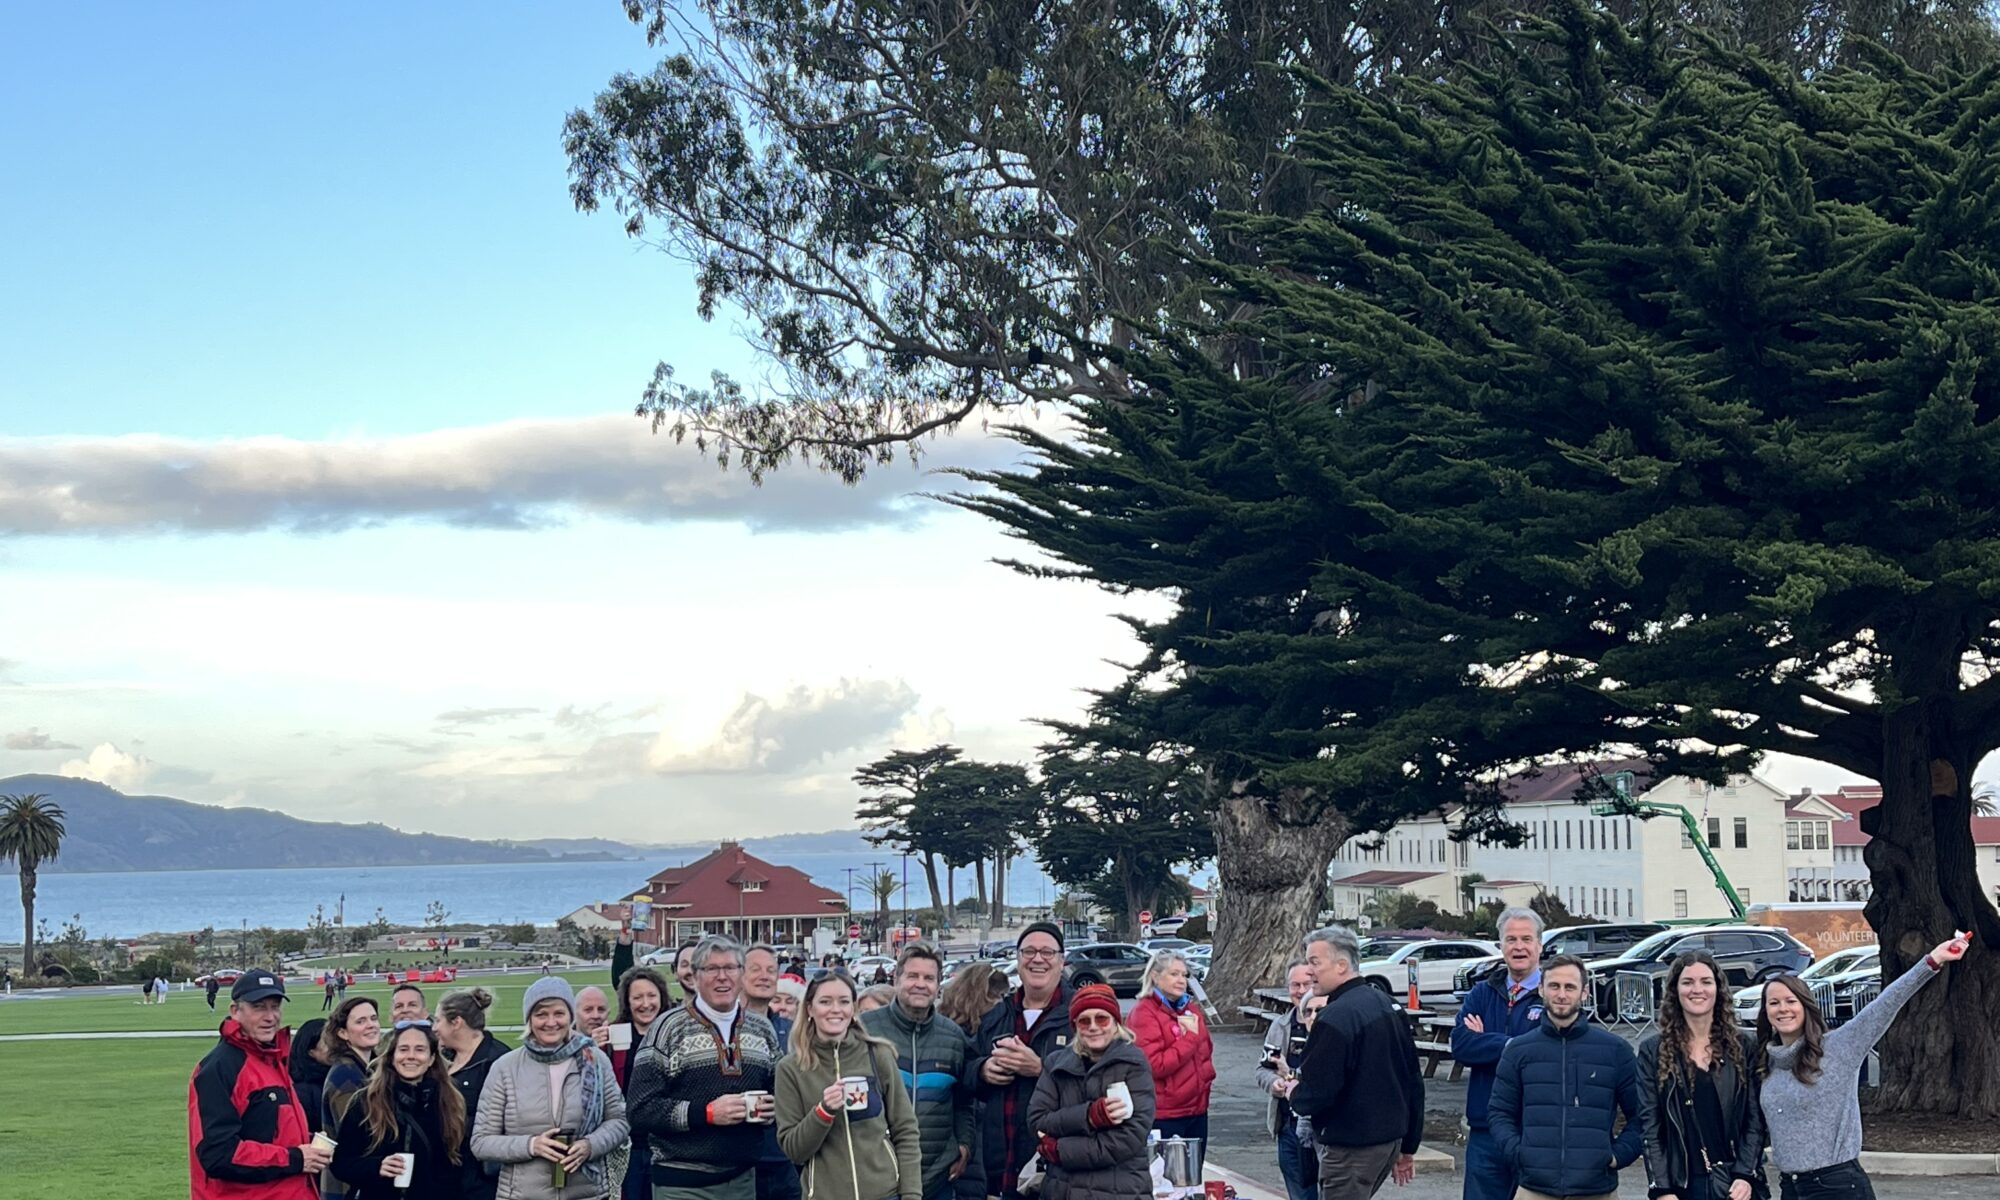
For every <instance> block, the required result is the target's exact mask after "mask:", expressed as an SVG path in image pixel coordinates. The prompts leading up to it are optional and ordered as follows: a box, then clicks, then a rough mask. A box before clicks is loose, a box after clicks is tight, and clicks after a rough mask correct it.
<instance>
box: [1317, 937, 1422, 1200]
mask: <svg viewBox="0 0 2000 1200" xmlns="http://www.w3.org/2000/svg"><path fill="white" fill-rule="evenodd" d="M1306 964H1307V965H1308V966H1310V967H1311V968H1312V972H1313V989H1314V990H1315V991H1317V992H1318V993H1319V994H1321V995H1323V996H1325V997H1326V1007H1325V1008H1324V1009H1322V1010H1321V1011H1320V1013H1319V1015H1318V1017H1316V1018H1315V1019H1314V1020H1313V1028H1312V1033H1311V1034H1310V1035H1309V1036H1308V1037H1307V1038H1306V1049H1305V1055H1304V1057H1303V1058H1302V1059H1301V1060H1300V1062H1299V1077H1298V1082H1297V1083H1296V1084H1295V1085H1294V1086H1293V1088H1292V1094H1291V1102H1292V1107H1293V1109H1295V1110H1297V1112H1298V1114H1299V1115H1300V1116H1301V1117H1303V1118H1305V1119H1306V1120H1307V1121H1309V1122H1311V1124H1312V1131H1313V1145H1314V1147H1315V1149H1316V1150H1317V1152H1318V1155H1319V1194H1320V1200H1367V1198H1368V1197H1370V1196H1373V1195H1374V1194H1375V1193H1376V1192H1378V1191H1380V1190H1381V1188H1382V1185H1383V1184H1384V1183H1386V1182H1388V1180H1389V1179H1390V1177H1391V1176H1392V1175H1393V1176H1394V1178H1395V1180H1396V1183H1397V1185H1398V1186H1401V1185H1404V1184H1407V1183H1409V1182H1410V1180H1411V1179H1412V1178H1413V1177H1414V1176H1415V1174H1416V1153H1417V1146H1418V1145H1419V1144H1420V1143H1421V1142H1422V1141H1423V1136H1424V1080H1423V1076H1422V1075H1420V1074H1419V1073H1418V1070H1417V1048H1416V1042H1415V1041H1414V1040H1413V1039H1412V1038H1411V1036H1410V1027H1409V1025H1408V1024H1406V1023H1405V1021H1404V1018H1403V1014H1402V1013H1401V1012H1400V1011H1399V1010H1398V1009H1397V1008H1396V1003H1395V1001H1393V1000H1391V999H1389V997H1388V995H1387V994H1386V993H1384V992H1383V991H1382V990H1381V989H1380V988H1378V987H1375V986H1374V985H1373V984H1371V983H1370V982H1369V981H1368V980H1367V979H1365V978H1363V977H1362V975H1361V947H1360V943H1359V942H1357V941H1356V940H1355V937H1354V934H1353V933H1352V932H1350V931H1348V930H1346V929H1342V928H1340V927H1339V926H1330V927H1328V928H1325V929H1318V930H1314V931H1313V933H1312V934H1311V935H1310V936H1309V937H1307V939H1306Z"/></svg>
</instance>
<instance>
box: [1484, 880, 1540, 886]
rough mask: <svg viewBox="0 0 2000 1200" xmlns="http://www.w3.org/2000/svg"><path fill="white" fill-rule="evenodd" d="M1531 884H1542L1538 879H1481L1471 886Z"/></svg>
mask: <svg viewBox="0 0 2000 1200" xmlns="http://www.w3.org/2000/svg"><path fill="white" fill-rule="evenodd" d="M1531 885H1532V886H1534V887H1540V886H1542V885H1541V884H1540V883H1539V882H1538V881H1536V880H1533V879H1482V880H1480V881H1479V882H1478V883H1475V884H1473V885H1472V886H1473V887H1528V886H1531Z"/></svg>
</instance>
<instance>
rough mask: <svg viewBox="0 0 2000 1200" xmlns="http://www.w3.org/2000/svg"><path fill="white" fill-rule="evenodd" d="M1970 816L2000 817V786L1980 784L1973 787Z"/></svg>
mask: <svg viewBox="0 0 2000 1200" xmlns="http://www.w3.org/2000/svg"><path fill="white" fill-rule="evenodd" d="M1972 815H1973V816H1975V817H2000V785H1995V784H1991V783H1981V784H1976V785H1975V786H1974V787H1973V789H1972Z"/></svg>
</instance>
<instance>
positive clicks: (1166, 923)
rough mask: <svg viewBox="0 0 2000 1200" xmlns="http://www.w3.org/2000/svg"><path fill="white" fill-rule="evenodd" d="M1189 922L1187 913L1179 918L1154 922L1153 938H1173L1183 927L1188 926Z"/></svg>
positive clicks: (1167, 918)
mask: <svg viewBox="0 0 2000 1200" xmlns="http://www.w3.org/2000/svg"><path fill="white" fill-rule="evenodd" d="M1187 920H1188V919H1187V914H1186V913H1182V914H1181V915H1180V916H1178V917H1161V918H1160V919H1159V920H1157V921H1155V922H1153V936H1154V937H1172V936H1173V935H1175V934H1177V933H1179V932H1180V931H1181V926H1183V925H1185V924H1187Z"/></svg>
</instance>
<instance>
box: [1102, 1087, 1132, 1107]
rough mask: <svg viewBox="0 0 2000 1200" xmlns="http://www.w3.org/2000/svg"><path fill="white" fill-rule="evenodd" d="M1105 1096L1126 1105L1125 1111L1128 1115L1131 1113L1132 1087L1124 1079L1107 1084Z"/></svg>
mask: <svg viewBox="0 0 2000 1200" xmlns="http://www.w3.org/2000/svg"><path fill="white" fill-rule="evenodd" d="M1104 1098H1105V1099H1106V1100H1116V1101H1118V1102H1119V1103H1121V1104H1123V1105H1124V1106H1125V1111H1126V1113H1127V1114H1128V1115H1129V1114H1130V1113H1131V1111H1132V1089H1131V1088H1130V1087H1129V1086H1127V1085H1126V1084H1125V1082H1124V1081H1123V1080H1121V1081H1119V1082H1117V1083H1113V1084H1110V1085H1108V1086H1106V1087H1105V1089H1104Z"/></svg>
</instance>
